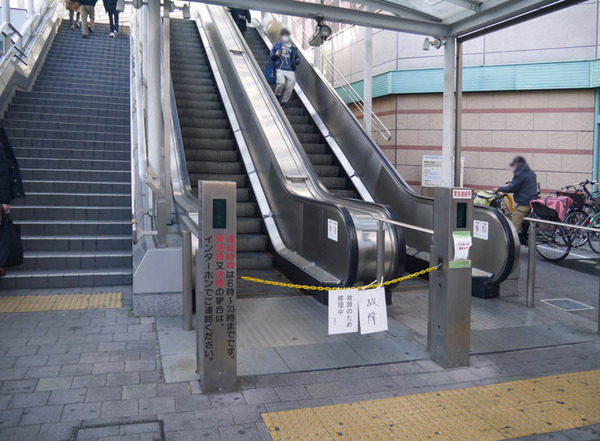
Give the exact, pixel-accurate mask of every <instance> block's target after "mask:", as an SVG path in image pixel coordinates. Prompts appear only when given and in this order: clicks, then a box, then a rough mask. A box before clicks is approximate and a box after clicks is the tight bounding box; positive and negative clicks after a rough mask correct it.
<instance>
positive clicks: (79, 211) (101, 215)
mask: <svg viewBox="0 0 600 441" xmlns="http://www.w3.org/2000/svg"><path fill="white" fill-rule="evenodd" d="M13 212H14V215H13ZM10 213H11V217H12V218H13V219H14V220H15V221H16V222H17V221H19V220H21V219H25V220H30V219H50V220H56V219H62V220H65V219H71V220H130V219H131V207H106V206H88V207H82V206H67V205H64V206H55V205H28V206H20V205H16V204H15V206H14V210H11V212H10Z"/></svg>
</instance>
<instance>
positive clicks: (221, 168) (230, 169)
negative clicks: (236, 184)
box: [187, 161, 244, 175]
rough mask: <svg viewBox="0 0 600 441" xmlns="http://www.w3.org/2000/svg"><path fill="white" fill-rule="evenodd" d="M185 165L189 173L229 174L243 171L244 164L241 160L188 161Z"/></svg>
mask: <svg viewBox="0 0 600 441" xmlns="http://www.w3.org/2000/svg"><path fill="white" fill-rule="evenodd" d="M187 166H188V171H189V172H190V173H218V174H229V175H238V174H242V173H244V166H243V164H242V163H241V162H217V161H215V162H212V161H188V162H187Z"/></svg>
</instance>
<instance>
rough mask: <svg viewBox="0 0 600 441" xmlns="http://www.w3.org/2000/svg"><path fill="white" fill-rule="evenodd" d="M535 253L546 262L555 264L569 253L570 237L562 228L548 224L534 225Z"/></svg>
mask: <svg viewBox="0 0 600 441" xmlns="http://www.w3.org/2000/svg"><path fill="white" fill-rule="evenodd" d="M535 234H536V239H537V246H536V249H535V250H536V251H537V253H538V254H539V255H540V256H542V257H543V258H544V259H546V260H551V261H553V262H557V261H559V260H562V259H564V258H565V257H567V256H568V255H569V252H570V251H571V237H570V233H569V231H567V229H566V228H564V227H559V226H556V225H548V224H536V226H535Z"/></svg>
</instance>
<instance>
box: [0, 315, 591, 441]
mask: <svg viewBox="0 0 600 441" xmlns="http://www.w3.org/2000/svg"><path fill="white" fill-rule="evenodd" d="M160 366H161V363H160V354H159V351H158V340H157V335H156V330H155V322H154V319H153V318H138V317H132V316H130V313H129V312H128V310H126V309H118V310H97V311H57V312H35V313H12V314H0V381H1V385H0V409H1V410H0V439H1V440H7V441H8V440H11V441H12V440H18V441H20V440H23V441H28V440H36V439H37V440H44V441H52V440H69V439H70V437H72V436H74V438H73V439H84V438H85V439H102V440H110V441H116V440H117V439H118V440H125V439H126V440H147V439H151V440H153V441H154V440H157V439H161V425H160V424H159V423H157V422H156V421H157V420H162V422H163V423H162V424H164V433H165V439H167V440H172V441H186V440H199V439H206V440H211V441H212V440H217V441H218V440H223V441H225V440H227V441H230V440H243V441H253V440H269V439H271V438H270V436H269V434H268V431H267V428H266V426H265V425H264V423H263V422H262V419H261V414H262V413H265V412H274V411H280V410H288V409H298V408H306V407H315V406H325V405H332V404H341V403H352V402H357V401H364V400H372V399H378V398H387V397H394V396H404V395H410V394H417V393H423V392H430V391H438V390H449V389H456V388H465V387H472V386H479V385H486V384H492V383H498V382H506V381H513V380H520V379H525V378H532V377H539V376H544V375H550V374H561V373H567V372H580V371H586V370H592V369H598V368H600V343H598V342H589V343H581V344H575V345H569V346H560V347H553V348H546V349H537V350H525V351H518V352H505V353H497V354H491V355H477V356H473V357H471V367H470V368H467V369H453V370H446V371H443V370H442V369H441V368H440V367H439V366H437V365H436V364H435V363H433V362H431V361H429V360H421V361H416V362H406V363H396V364H386V365H379V366H372V367H365V368H351V369H342V370H326V371H318V372H299V373H289V374H276V375H263V376H255V377H242V378H241V388H242V390H241V391H240V392H237V393H231V394H225V395H203V394H201V391H200V390H199V387H198V383H196V382H183V383H172V384H165V382H164V379H163V376H162V372H161V370H160V369H161V368H160ZM75 427H81V428H80V429H79V430H76V431H75V432H74V428H75ZM119 433H121V434H122V435H118V434H119ZM125 435H126V436H125ZM75 436H77V437H76V438H75ZM94 437H96V438H94ZM528 439H539V440H542V439H557V440H566V439H577V440H598V439H600V426H590V427H587V428H580V429H575V430H571V431H565V432H561V433H560V434H558V433H554V434H552V433H551V434H546V435H540V436H538V437H537V438H536V437H533V438H532V437H530V438H528Z"/></svg>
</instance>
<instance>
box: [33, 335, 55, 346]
mask: <svg viewBox="0 0 600 441" xmlns="http://www.w3.org/2000/svg"><path fill="white" fill-rule="evenodd" d="M57 341H58V336H56V335H46V336H40V337H31V338H30V339H29V341H28V342H27V346H42V345H55V344H56V343H57Z"/></svg>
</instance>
